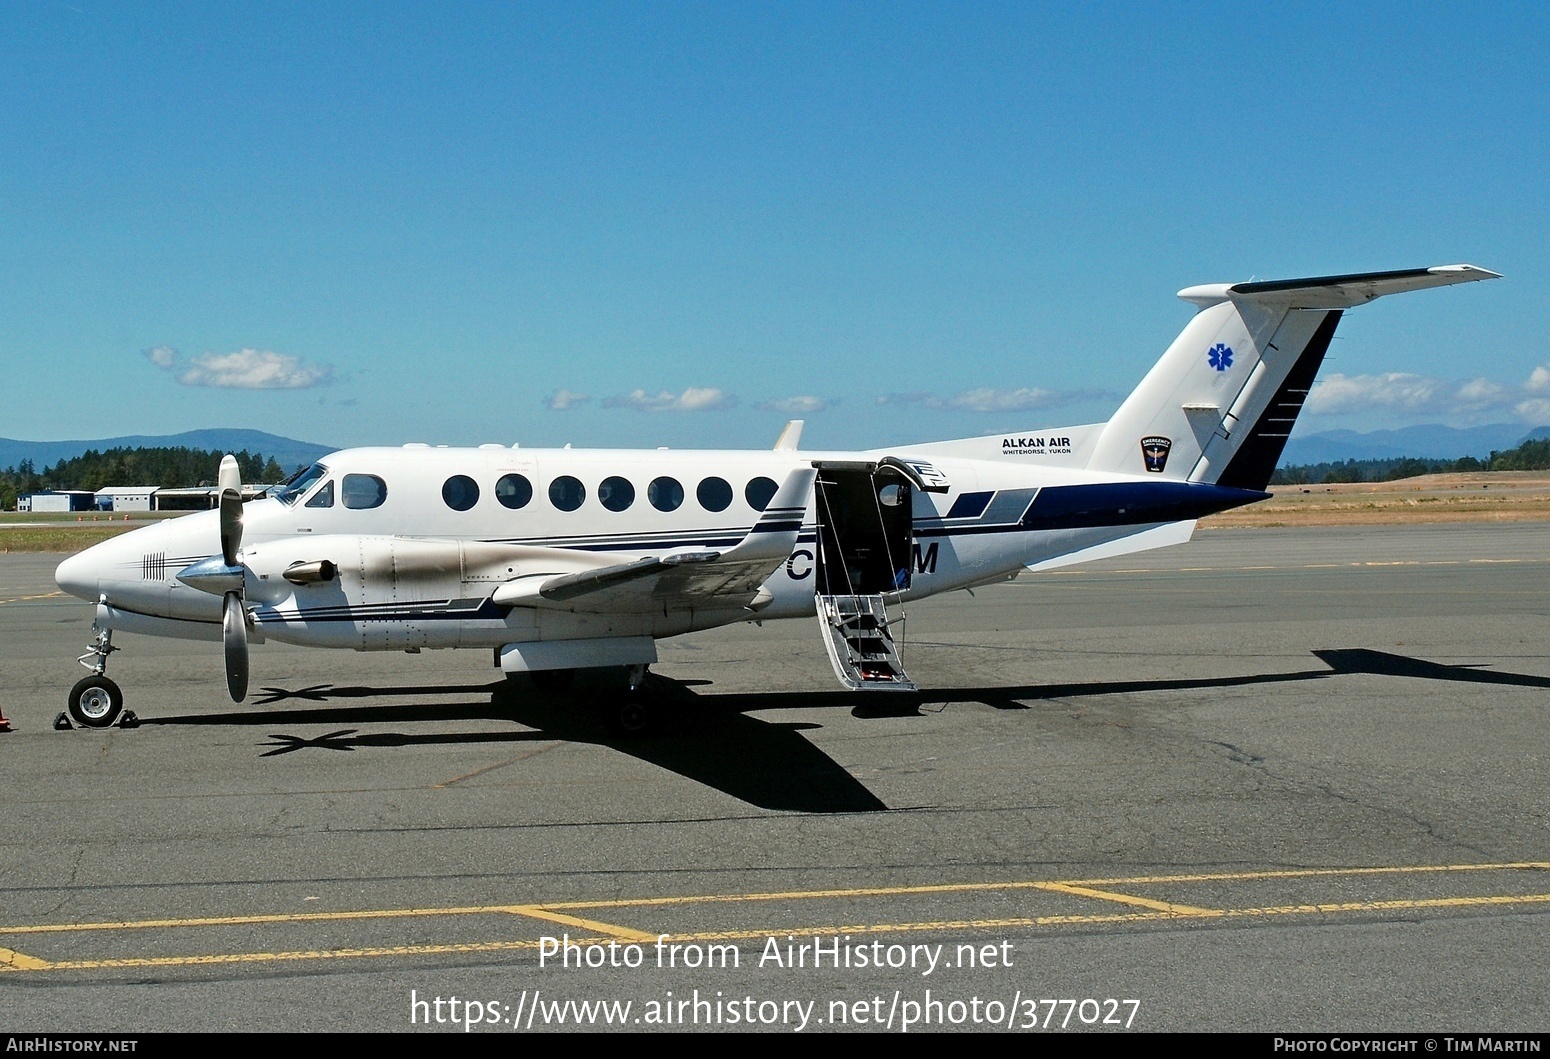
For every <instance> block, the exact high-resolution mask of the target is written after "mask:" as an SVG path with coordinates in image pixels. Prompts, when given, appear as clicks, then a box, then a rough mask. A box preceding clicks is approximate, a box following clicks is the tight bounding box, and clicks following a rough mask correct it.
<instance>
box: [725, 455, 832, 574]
mask: <svg viewBox="0 0 1550 1059" xmlns="http://www.w3.org/2000/svg"><path fill="white" fill-rule="evenodd" d="M817 477H818V471H817V469H816V468H814V467H811V466H809V467H798V468H797V469H796V470H794V471H792V472H791V473H790V474H788V475H787V476H786V480H785V482H783V483H781V487H780V488H779V489H777V490H776V491H775V495H774V496H773V497H771V498H770V502H769V504H768V505H767V506H766V507H765V509H764V513H763V514H762V515H760V516H759V521H758V522H755V523H754V524H753V529H751V530H749V531H748V536H746V537H744V538H743V539H742V540H741V541H739V542H738V545H737V547H735V548H733V549H732V550H731V551H729V552H727V553H726V556H725V558H726V559H727V561H729V562H741V561H743V560H746V559H765V558H784V557H785V556H787V555H790V554H791V549H792V548H794V547H796V543H797V534H799V533H801V532H802V519H803V517H804V516H806V514H807V503H808V501H809V500H810V499H811V498H812V495H813V480H814V479H815V478H817Z"/></svg>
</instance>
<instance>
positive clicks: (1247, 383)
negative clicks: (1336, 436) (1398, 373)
mask: <svg viewBox="0 0 1550 1059" xmlns="http://www.w3.org/2000/svg"><path fill="white" fill-rule="evenodd" d="M1495 278H1497V274H1496V273H1495V272H1488V271H1486V270H1485V269H1482V268H1476V267H1475V266H1473V265H1441V266H1437V267H1435V268H1419V269H1406V270H1403V271H1399V272H1368V273H1362V274H1358V275H1351V276H1325V277H1320V278H1316V279H1296V280H1278V281H1274V282H1269V283H1235V284H1225V283H1216V284H1208V285H1205V286H1200V287H1188V288H1186V289H1184V290H1181V291H1179V297H1180V298H1183V299H1184V300H1185V301H1188V302H1193V303H1195V304H1196V305H1199V306H1200V307H1201V310H1200V312H1199V313H1197V314H1196V315H1195V317H1194V319H1192V320H1191V321H1190V322H1189V324H1188V325H1187V326H1186V327H1185V328H1184V331H1183V333H1181V334H1180V335H1179V337H1178V338H1177V339H1175V340H1174V342H1173V345H1171V346H1169V347H1168V351H1167V352H1166V353H1164V354H1163V356H1162V359H1161V360H1159V361H1158V362H1157V364H1156V366H1155V367H1153V368H1152V370H1151V371H1150V372H1148V373H1147V376H1146V378H1144V379H1142V380H1141V385H1140V386H1138V387H1136V389H1135V392H1134V393H1132V394H1131V395H1130V397H1129V398H1127V399H1126V400H1125V403H1124V404H1122V405H1120V407H1119V410H1118V411H1117V412H1115V413H1114V417H1113V418H1112V419H1110V420H1109V422H1108V424H1107V425H1106V426H1105V427H1104V428H1103V432H1102V433H1101V434H1100V435H1099V437H1098V441H1097V443H1096V444H1095V445H1094V447H1093V452H1092V456H1091V458H1090V459H1089V460H1088V464H1087V466H1088V467H1089V468H1090V469H1093V470H1103V471H1117V472H1122V473H1134V474H1145V473H1151V474H1156V475H1159V476H1161V477H1163V478H1169V479H1174V480H1179V481H1190V482H1207V483H1213V484H1217V485H1223V486H1230V487H1233V488H1237V489H1263V488H1264V487H1265V486H1266V485H1267V484H1268V483H1269V482H1270V475H1271V473H1272V472H1273V471H1274V470H1275V467H1276V463H1277V462H1278V461H1279V460H1280V458H1281V450H1282V449H1284V448H1285V447H1286V439H1287V436H1288V435H1290V434H1291V432H1292V424H1293V423H1294V422H1296V420H1297V413H1298V412H1300V411H1301V410H1302V405H1303V401H1304V400H1306V399H1307V396H1308V391H1309V390H1310V389H1311V388H1312V386H1313V379H1314V376H1315V375H1317V374H1318V370H1319V366H1320V365H1321V364H1322V363H1323V362H1324V354H1325V353H1326V352H1327V351H1328V350H1329V343H1330V340H1331V339H1333V338H1334V336H1335V328H1336V327H1337V326H1338V325H1339V323H1340V317H1341V315H1342V313H1343V312H1344V311H1345V310H1346V309H1349V308H1352V307H1353V306H1357V305H1363V304H1365V303H1367V302H1370V301H1372V300H1373V299H1374V298H1380V297H1382V296H1383V295H1385V294H1398V293H1401V292H1403V291H1411V290H1424V289H1426V288H1428V287H1442V286H1447V285H1448V284H1452V283H1467V282H1469V281H1471V280H1480V279H1495Z"/></svg>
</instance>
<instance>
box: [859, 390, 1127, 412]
mask: <svg viewBox="0 0 1550 1059" xmlns="http://www.w3.org/2000/svg"><path fill="white" fill-rule="evenodd" d="M1113 396H1114V395H1112V394H1108V393H1103V392H1101V391H1098V390H1071V391H1067V392H1064V393H1062V392H1058V391H1055V390H1039V389H1031V388H1029V387H1018V388H1016V389H1006V390H998V389H996V388H995V387H993V386H981V387H978V388H976V389H973V390H962V391H960V392H958V393H955V394H951V395H947V394H939V393H924V392H916V393H891V394H885V395H884V396H882V397H879V398H878V399H877V403H878V404H919V405H924V406H926V407H927V408H946V409H952V410H955V411H963V412H1026V411H1030V410H1032V409H1038V408H1053V407H1055V406H1056V405H1062V404H1069V403H1070V402H1072V401H1083V400H1089V399H1112V398H1113Z"/></svg>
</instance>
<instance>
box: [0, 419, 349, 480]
mask: <svg viewBox="0 0 1550 1059" xmlns="http://www.w3.org/2000/svg"><path fill="white" fill-rule="evenodd" d="M152 448H187V449H200V450H203V451H209V450H211V449H220V450H221V451H222V452H240V451H242V450H243V449H247V450H248V451H249V452H261V453H263V454H264V456H266V457H268V456H273V457H274V459H275V462H277V463H279V465H280V466H281V467H283V468H285V473H286V474H290V473H291V472H292V471H294V470H295V469H296V468H298V467H305V466H307V465H308V464H310V463H315V462H316V461H317V460H319V459H321V458H323V457H324V456H327V455H328V454H329V453H330V452H334V451H336V449H337V448H338V446H332V445H316V444H313V443H312V442H308V441H296V440H294V439H292V438H282V437H280V436H278V435H276V434H266V433H264V432H263V431H262V430H228V429H214V430H190V431H188V432H187V433H184V434H167V435H163V436H160V437H152V436H149V435H144V434H134V435H131V436H129V437H122V438H100V439H98V440H96V441H13V440H12V439H10V438H0V469H5V468H12V467H15V466H16V465H17V464H19V463H21V462H22V461H23V460H31V461H32V465H33V467H34V468H36V469H37V470H38V471H40V472H41V471H42V470H43V468H45V467H47V466H50V465H51V464H55V463H58V462H59V461H60V460H69V459H74V458H75V457H76V456H79V455H80V454H81V453H83V452H85V451H86V450H87V449H96V450H97V451H98V452H102V451H104V450H105V449H152Z"/></svg>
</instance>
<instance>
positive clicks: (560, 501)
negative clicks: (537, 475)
mask: <svg viewBox="0 0 1550 1059" xmlns="http://www.w3.org/2000/svg"><path fill="white" fill-rule="evenodd" d="M586 498H587V487H586V486H584V485H582V484H581V481H580V480H579V479H577V478H572V477H571V476H570V475H568V474H562V475H560V477H558V478H556V479H555V480H554V481H552V482H550V483H549V502H550V503H551V504H553V505H554V506H555V507H557V508H559V509H560V510H561V511H575V510H576V509H577V508H578V507H580V506H581V502H582V501H583V500H585V499H586Z"/></svg>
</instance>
